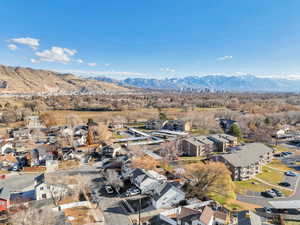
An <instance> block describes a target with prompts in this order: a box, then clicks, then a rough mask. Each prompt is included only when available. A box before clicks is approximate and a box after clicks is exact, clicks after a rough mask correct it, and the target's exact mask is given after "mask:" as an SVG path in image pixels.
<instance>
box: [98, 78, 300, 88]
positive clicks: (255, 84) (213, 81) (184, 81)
mask: <svg viewBox="0 0 300 225" xmlns="http://www.w3.org/2000/svg"><path fill="white" fill-rule="evenodd" d="M93 79H96V80H99V81H106V82H111V83H115V84H118V85H122V86H132V87H139V88H150V89H163V90H167V89H169V90H191V89H193V90H204V89H209V90H213V91H236V92H245V91H260V92H299V91H300V80H288V79H278V78H261V77H256V76H253V75H244V76H225V75H208V76H188V77H184V78H167V79H147V78H127V79H124V80H114V79H110V78H107V77H96V78H93Z"/></svg>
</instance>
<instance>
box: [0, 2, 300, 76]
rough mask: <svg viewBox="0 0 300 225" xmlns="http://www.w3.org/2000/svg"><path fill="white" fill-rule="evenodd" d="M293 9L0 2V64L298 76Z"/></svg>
mask: <svg viewBox="0 0 300 225" xmlns="http://www.w3.org/2000/svg"><path fill="white" fill-rule="evenodd" d="M299 11H300V1H299V0H287V1H282V0H205V1H204V0H127V1H124V0H118V1H116V0H109V1H104V0H89V1H84V0H81V1H80V0H72V1H70V0H51V1H41V0H2V1H1V2H0V28H1V29H0V64H4V65H12V66H27V67H32V68H42V69H52V70H56V71H64V72H66V71H72V72H75V73H77V74H81V75H107V76H110V77H113V78H124V77H155V78H161V77H174V76H181V77H182V76H189V75H205V74H227V75H240V74H248V73H249V74H254V75H260V76H267V75H273V76H281V77H282V76H290V77H292V76H298V75H297V74H299V78H300V13H299Z"/></svg>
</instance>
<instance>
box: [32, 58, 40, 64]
mask: <svg viewBox="0 0 300 225" xmlns="http://www.w3.org/2000/svg"><path fill="white" fill-rule="evenodd" d="M30 62H31V63H38V62H39V61H38V60H36V59H33V58H31V59H30Z"/></svg>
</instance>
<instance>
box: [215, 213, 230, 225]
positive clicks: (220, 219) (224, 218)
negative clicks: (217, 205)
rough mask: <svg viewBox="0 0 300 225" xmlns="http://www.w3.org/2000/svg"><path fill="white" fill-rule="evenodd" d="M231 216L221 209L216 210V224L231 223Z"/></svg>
mask: <svg viewBox="0 0 300 225" xmlns="http://www.w3.org/2000/svg"><path fill="white" fill-rule="evenodd" d="M229 221H230V217H229V215H228V214H227V213H225V212H221V211H215V212H214V225H225V224H229Z"/></svg>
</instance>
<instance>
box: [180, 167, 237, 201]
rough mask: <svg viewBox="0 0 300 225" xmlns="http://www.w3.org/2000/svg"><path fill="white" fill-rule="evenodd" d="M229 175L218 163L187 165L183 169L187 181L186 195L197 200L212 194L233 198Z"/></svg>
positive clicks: (232, 186) (232, 187)
mask: <svg viewBox="0 0 300 225" xmlns="http://www.w3.org/2000/svg"><path fill="white" fill-rule="evenodd" d="M230 174H231V173H230V171H229V170H228V169H227V167H226V166H225V164H223V163H219V162H217V163H215V162H212V163H208V164H202V163H193V164H189V165H187V166H186V167H185V177H187V178H188V179H189V185H188V186H187V193H189V195H190V196H191V197H195V196H196V197H198V198H203V197H205V196H210V195H214V194H218V195H223V196H225V197H235V196H234V191H233V190H234V184H233V182H232V180H231V176H230Z"/></svg>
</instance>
